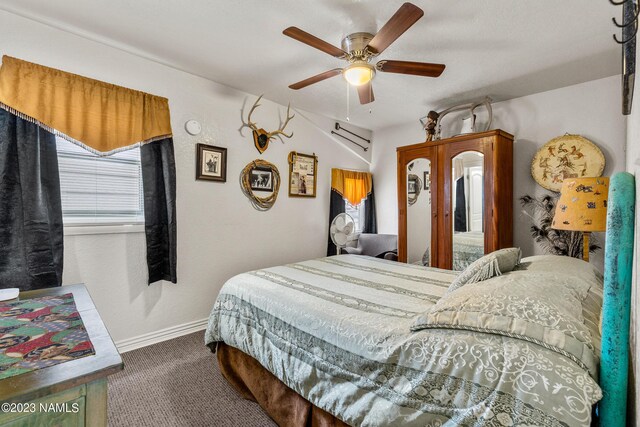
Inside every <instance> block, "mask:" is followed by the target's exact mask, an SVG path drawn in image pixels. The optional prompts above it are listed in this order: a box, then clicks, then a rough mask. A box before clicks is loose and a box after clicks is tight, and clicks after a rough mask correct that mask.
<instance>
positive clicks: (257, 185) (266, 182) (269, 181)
mask: <svg viewBox="0 0 640 427" xmlns="http://www.w3.org/2000/svg"><path fill="white" fill-rule="evenodd" d="M249 182H250V184H251V190H252V191H273V170H271V169H270V168H264V167H255V168H253V169H251V172H250V176H249Z"/></svg>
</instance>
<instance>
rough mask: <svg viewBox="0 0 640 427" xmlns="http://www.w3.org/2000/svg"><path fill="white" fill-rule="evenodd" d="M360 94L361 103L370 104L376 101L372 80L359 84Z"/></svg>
mask: <svg viewBox="0 0 640 427" xmlns="http://www.w3.org/2000/svg"><path fill="white" fill-rule="evenodd" d="M358 96H359V97H360V104H368V103H370V102H373V101H375V98H374V97H373V88H372V87H371V82H369V83H365V84H363V85H361V86H358Z"/></svg>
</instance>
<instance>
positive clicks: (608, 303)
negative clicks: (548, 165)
mask: <svg viewBox="0 0 640 427" xmlns="http://www.w3.org/2000/svg"><path fill="white" fill-rule="evenodd" d="M608 205H609V206H608V209H607V238H606V242H605V252H604V257H605V258H604V295H603V303H602V310H603V314H602V351H601V356H600V387H601V388H602V393H603V398H602V400H601V401H600V403H599V404H598V418H599V422H600V426H603V427H605V426H606V427H624V426H626V416H627V383H628V367H629V316H630V310H631V309H630V306H631V273H632V269H633V238H634V230H633V226H634V219H635V212H634V211H635V180H634V177H633V175H631V174H630V173H627V172H620V173H617V174H615V175H614V176H613V177H612V178H611V180H610V183H609V197H608Z"/></svg>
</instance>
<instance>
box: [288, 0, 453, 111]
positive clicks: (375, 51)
mask: <svg viewBox="0 0 640 427" xmlns="http://www.w3.org/2000/svg"><path fill="white" fill-rule="evenodd" d="M422 15H424V12H423V11H422V9H420V8H419V7H418V6H416V5H414V4H411V3H404V4H403V5H402V6H400V8H399V9H398V10H397V11H396V13H395V14H394V15H393V16H392V17H391V19H389V21H387V23H386V24H384V26H383V27H382V28H381V29H380V31H378V33H377V34H375V35H373V34H370V33H353V34H349V35H348V36H346V37H345V38H344V39H343V40H342V44H341V46H342V49H339V48H337V47H335V46H333V45H332V44H329V43H327V42H325V41H324V40H321V39H319V38H318V37H316V36H314V35H311V34H309V33H307V32H305V31H303V30H301V29H299V28H297V27H289V28H287V29H286V30H284V31H283V32H282V33H283V34H284V35H286V36H289V37H291V38H293V39H295V40H298V41H299V42H302V43H304V44H307V45H309V46H311V47H314V48H316V49H318V50H321V51H323V52H325V53H328V54H329V55H331V56H334V57H336V58H340V59H344V60H345V61H347V62H349V64H348V65H347V66H346V67H344V68H334V69H333V70H329V71H325V72H324V73H320V74H318V75H315V76H313V77H309V78H308V79H305V80H302V81H299V82H298V83H294V84H292V85H290V86H289V87H290V88H291V89H295V90H298V89H302V88H303V87H307V86H309V85H312V84H314V83H318V82H320V81H322V80H325V79H328V78H330V77H334V76H337V75H338V74H342V75H343V76H344V78H345V80H346V81H347V82H348V83H349V84H351V85H352V86H356V87H357V89H358V96H359V98H360V103H361V104H368V103H370V102H373V101H374V97H373V88H372V86H371V80H372V79H373V78H374V77H375V75H376V71H382V72H385V73H398V74H412V75H414V76H424V77H438V76H440V74H442V71H444V68H445V65H444V64H430V63H427V62H411V61H393V60H382V61H378V62H377V63H376V64H375V65H372V64H371V63H370V62H371V60H372V59H373V58H375V57H377V56H378V55H380V54H381V53H382V52H383V51H384V50H385V49H386V48H388V47H389V45H391V43H393V42H394V41H395V40H396V39H397V38H398V37H400V36H401V35H402V34H403V33H404V32H405V31H407V30H408V29H409V28H410V27H411V26H412V25H413V24H415V23H416V21H417V20H418V19H420V18H421V17H422Z"/></svg>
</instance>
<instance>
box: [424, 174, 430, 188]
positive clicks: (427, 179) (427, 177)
mask: <svg viewBox="0 0 640 427" xmlns="http://www.w3.org/2000/svg"><path fill="white" fill-rule="evenodd" d="M430 175H431V174H430V173H429V171H424V180H423V182H424V189H425V190H429V189H430V188H431V177H430Z"/></svg>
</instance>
